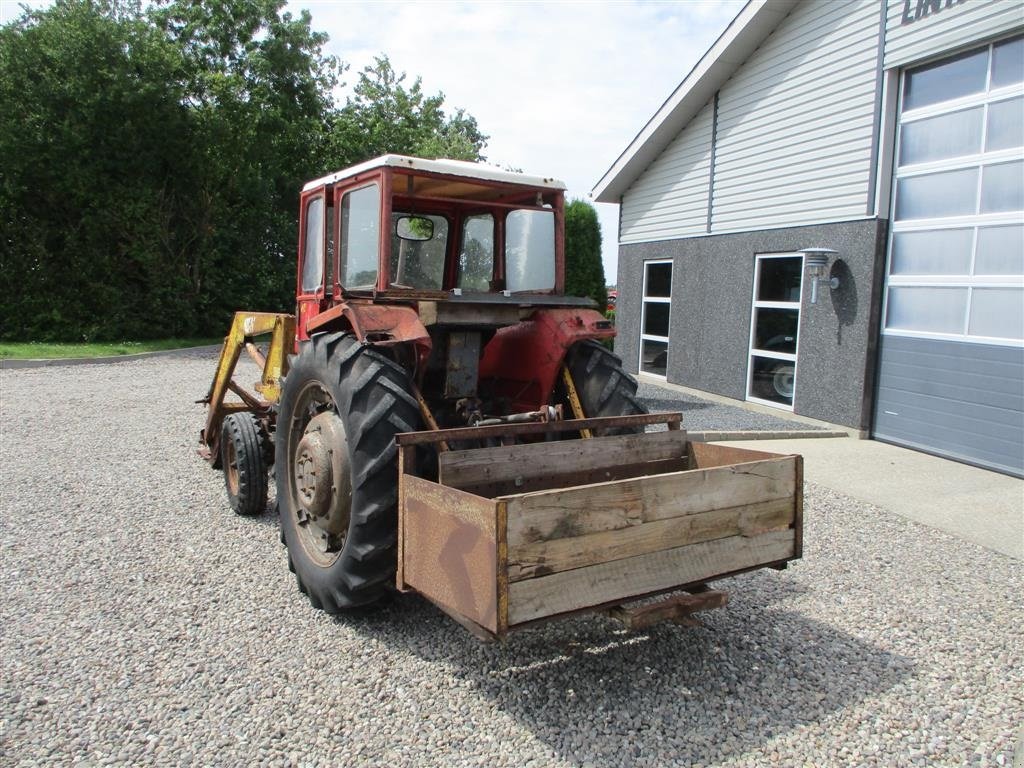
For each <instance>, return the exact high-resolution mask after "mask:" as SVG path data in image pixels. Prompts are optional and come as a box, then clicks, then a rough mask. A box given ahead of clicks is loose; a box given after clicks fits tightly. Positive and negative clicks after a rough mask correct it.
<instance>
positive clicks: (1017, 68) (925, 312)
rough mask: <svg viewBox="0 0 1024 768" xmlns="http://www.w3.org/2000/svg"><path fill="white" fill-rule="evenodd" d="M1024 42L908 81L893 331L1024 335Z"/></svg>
mask: <svg viewBox="0 0 1024 768" xmlns="http://www.w3.org/2000/svg"><path fill="white" fill-rule="evenodd" d="M1022 61H1024V37H1018V38H1015V39H1012V40H1004V41H1000V42H997V43H994V44H992V45H989V46H986V47H985V48H982V49H979V50H976V51H970V52H968V53H965V54H962V55H959V56H956V57H954V58H951V59H945V60H943V61H939V62H936V63H933V64H928V65H926V66H923V67H918V68H916V69H911V70H908V71H906V72H904V73H903V86H902V94H901V105H900V122H899V134H898V147H897V152H896V171H895V178H894V180H893V184H894V187H895V191H894V201H893V211H892V235H891V237H890V242H889V259H888V275H887V278H888V279H887V290H886V306H885V326H884V333H886V334H890V335H902V336H919V337H925V338H943V339H949V340H955V341H968V342H984V343H990V344H991V343H995V344H1014V345H1016V344H1019V343H1020V342H1021V339H1022V338H1024V130H1022V128H1021V126H1022V125H1024V67H1022V66H1021V62H1022Z"/></svg>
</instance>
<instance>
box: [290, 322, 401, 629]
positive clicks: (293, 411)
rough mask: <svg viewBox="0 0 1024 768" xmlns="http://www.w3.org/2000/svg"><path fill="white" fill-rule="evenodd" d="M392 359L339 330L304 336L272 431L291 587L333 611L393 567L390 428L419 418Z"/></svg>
mask: <svg viewBox="0 0 1024 768" xmlns="http://www.w3.org/2000/svg"><path fill="white" fill-rule="evenodd" d="M419 418H420V416H419V406H418V405H417V402H416V399H415V398H414V397H413V396H412V395H411V394H409V380H408V375H407V373H406V371H405V369H403V368H402V367H401V366H400V365H398V364H397V363H395V362H394V361H392V360H390V359H388V358H387V357H385V356H383V355H381V354H380V353H379V352H377V351H376V350H374V349H372V348H370V347H364V346H363V345H361V344H360V343H359V342H358V341H357V340H356V339H354V338H352V337H351V336H349V335H347V334H340V333H338V334H330V335H322V336H316V337H314V338H313V339H312V340H310V341H309V342H308V343H305V344H303V346H302V349H301V351H300V352H299V354H298V356H297V357H296V358H295V360H294V362H293V363H292V365H291V369H290V370H289V372H288V376H287V377H286V379H285V382H284V390H283V393H282V397H281V405H280V409H279V412H278V418H277V431H276V434H275V439H274V443H275V465H276V470H275V473H274V475H275V480H276V483H277V504H278V512H279V514H280V518H281V533H282V536H283V538H284V542H285V545H286V546H287V547H288V564H289V567H290V568H291V569H292V570H293V571H294V572H295V576H296V579H297V580H298V586H299V589H300V590H301V591H302V592H303V593H305V594H306V595H307V596H308V597H309V600H310V602H311V603H312V604H313V606H314V607H316V608H321V609H323V610H324V611H326V612H327V613H338V612H339V611H341V610H343V609H346V608H354V607H356V606H360V605H368V604H370V603H373V602H376V601H377V600H379V599H380V598H381V597H383V596H384V594H385V593H386V591H387V588H388V586H389V584H390V583H391V582H393V580H394V575H395V565H396V560H395V551H396V550H395V544H396V541H397V519H398V518H397V513H396V508H397V503H398V490H397V489H398V453H397V448H396V446H395V435H396V434H398V433H399V432H412V431H414V430H416V429H417V428H418V426H419Z"/></svg>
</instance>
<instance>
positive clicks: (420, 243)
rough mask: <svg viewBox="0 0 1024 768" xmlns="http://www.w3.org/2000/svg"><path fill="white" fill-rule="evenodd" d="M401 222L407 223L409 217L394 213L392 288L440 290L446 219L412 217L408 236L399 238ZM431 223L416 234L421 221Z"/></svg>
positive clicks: (392, 220) (442, 277)
mask: <svg viewBox="0 0 1024 768" xmlns="http://www.w3.org/2000/svg"><path fill="white" fill-rule="evenodd" d="M401 220H404V221H405V222H409V221H410V217H409V215H408V214H403V213H395V214H394V215H393V216H392V217H391V275H390V279H391V285H392V286H393V287H395V288H423V289H427V290H441V288H442V287H443V284H444V257H445V253H446V252H447V250H448V220H447V219H445V218H444V217H443V216H424V215H417V216H416V217H415V218H413V219H412V220H411V221H412V224H411V225H409V226H411V229H410V233H408V234H406V236H404V237H402V236H400V235H399V230H400V227H399V223H400V221H401ZM424 220H429V221H431V222H432V223H433V225H434V227H433V233H430V232H429V227H427V228H426V229H424V231H423V233H422V234H417V233H416V230H417V229H423V228H422V226H419V227H417V226H416V225H418V224H419V223H420V222H423V221H424Z"/></svg>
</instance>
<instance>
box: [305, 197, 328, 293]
mask: <svg viewBox="0 0 1024 768" xmlns="http://www.w3.org/2000/svg"><path fill="white" fill-rule="evenodd" d="M323 284H324V199H323V198H322V197H315V198H313V199H312V200H310V201H309V202H308V203H306V249H305V252H304V253H303V255H302V292H303V293H316V291H318V290H319V289H320V286H322V285H323Z"/></svg>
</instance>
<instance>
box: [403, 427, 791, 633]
mask: <svg viewBox="0 0 1024 768" xmlns="http://www.w3.org/2000/svg"><path fill="white" fill-rule="evenodd" d="M648 418H649V417H648ZM593 421H597V420H593ZM435 434H436V433H435ZM403 437H404V436H400V437H399V443H400V444H401V443H402V442H403V439H402V438H403ZM414 456H415V447H414V446H413V445H409V444H406V445H405V446H404V447H402V448H401V454H400V457H401V458H400V463H401V469H400V479H399V485H400V487H399V565H398V578H397V580H398V587H399V589H402V590H415V591H417V592H420V593H421V594H423V595H424V596H426V597H427V598H428V599H429V600H431V601H432V602H434V603H435V604H436V605H438V606H439V607H440V608H441V609H442V610H444V611H445V612H446V613H448V614H450V615H451V616H453V617H454V618H456V619H457V620H459V621H460V622H462V623H463V624H465V625H466V626H467V627H469V628H470V629H472V630H474V631H475V632H476V633H477V634H478V635H481V636H484V637H501V636H504V635H505V634H506V633H507V632H509V631H510V630H514V629H517V628H520V627H523V626H527V625H529V624H533V623H536V622H539V621H542V620H545V619H550V618H553V617H556V616H563V615H566V614H571V613H577V612H584V611H594V610H600V609H606V608H614V607H615V606H619V605H620V604H622V603H625V602H628V601H632V600H636V599H638V598H642V597H646V596H650V595H655V594H659V593H664V592H669V591H674V590H681V589H682V590H685V589H687V588H691V589H693V590H694V591H698V590H704V589H706V587H705V585H706V584H707V582H710V581H714V580H716V579H721V578H723V577H725V576H729V575H733V574H736V573H740V572H743V571H749V570H753V569H756V568H764V567H774V568H782V567H784V566H785V564H786V563H787V562H788V561H790V560H793V559H795V558H799V557H800V556H801V547H802V527H803V526H802V523H803V521H802V485H803V478H802V474H803V467H802V459H801V457H800V456H795V455H792V456H782V455H776V454H771V453H765V452H761V451H754V450H747V449H740V448H727V447H723V446H717V445H712V444H706V443H700V442H693V441H690V440H688V439H687V437H686V433H685V432H683V431H681V430H678V429H676V430H669V431H667V432H655V433H648V434H638V435H634V434H628V435H619V436H613V437H597V438H591V439H581V440H562V441H552V442H536V443H530V444H521V445H508V446H497V447H490V448H473V449H471V450H449V451H444V452H441V453H440V454H439V465H440V466H439V478H438V482H432V481H430V480H425V479H423V478H421V477H417V476H416V475H415V474H414ZM722 602H724V601H722ZM717 604H721V602H719V603H717ZM708 607H711V606H708Z"/></svg>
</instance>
